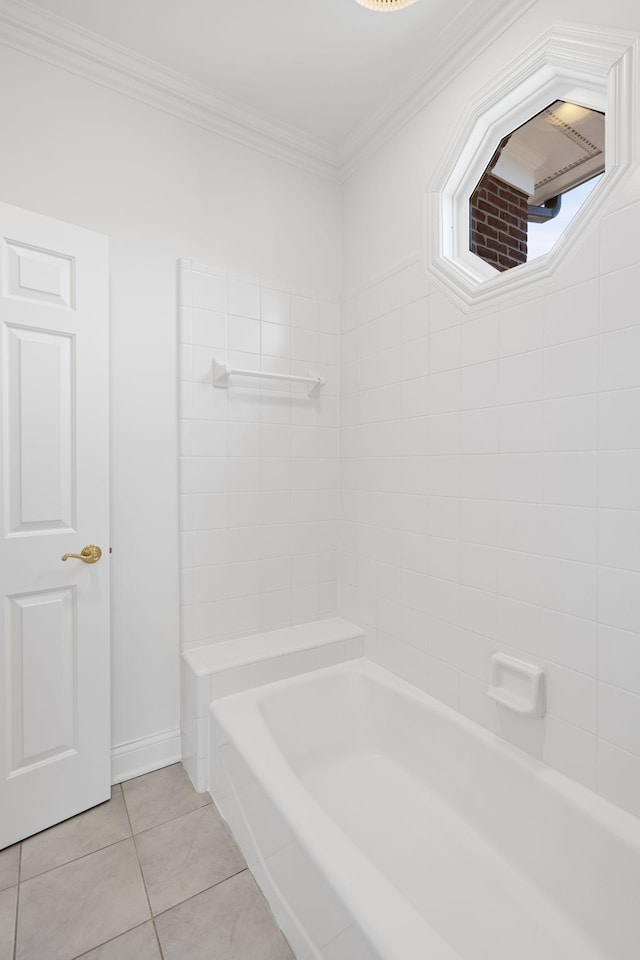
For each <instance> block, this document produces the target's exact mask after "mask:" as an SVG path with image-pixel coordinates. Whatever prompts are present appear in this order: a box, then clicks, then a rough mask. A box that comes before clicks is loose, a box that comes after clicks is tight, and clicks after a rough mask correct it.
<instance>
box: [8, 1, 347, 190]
mask: <svg viewBox="0 0 640 960" xmlns="http://www.w3.org/2000/svg"><path fill="white" fill-rule="evenodd" d="M0 43H3V44H5V45H6V46H9V47H13V49H15V50H19V51H20V52H22V53H26V54H29V55H30V56H32V57H36V58H37V59H39V60H43V61H45V62H46V63H50V64H52V65H53V66H55V67H59V68H61V69H63V70H66V71H68V72H69V73H73V74H75V75H76V76H80V77H83V78H84V79H88V80H92V81H93V82H94V83H98V84H100V85H101V86H103V87H107V88H108V89H111V90H115V91H116V92H118V93H121V94H124V95H125V96H127V97H130V98H131V99H133V100H137V101H139V102H141V103H144V104H146V105H147V106H151V107H155V108H156V109H158V110H162V111H164V112H165V113H168V114H170V115H171V116H174V117H178V118H179V119H181V120H186V121H187V122H189V123H193V124H195V125H196V126H199V127H203V128H204V129H205V130H209V131H211V132H212V133H215V134H218V135H220V136H222V137H225V138H227V139H229V140H234V141H235V142H236V143H240V144H242V145H243V146H246V147H251V148H252V149H254V150H258V151H260V152H262V153H265V154H267V155H268V156H271V157H275V158H276V159H278V160H282V161H284V162H285V163H290V164H292V165H294V166H296V167H300V168H302V169H303V170H306V171H308V172H310V173H313V174H316V175H319V176H323V177H328V178H330V179H336V178H337V176H338V168H339V157H338V155H337V153H336V152H335V151H333V150H332V149H331V148H330V147H329V146H328V145H327V144H325V143H323V142H322V141H320V140H316V139H314V138H312V137H309V136H306V135H305V134H304V133H302V132H300V131H299V130H297V129H295V128H294V127H291V126H289V125H287V124H284V123H281V122H279V121H277V120H274V119H272V118H268V117H265V116H264V115H263V114H261V113H258V112H257V111H253V110H250V109H248V108H247V107H245V106H242V105H241V104H239V103H237V102H236V101H234V100H233V99H232V98H230V97H225V96H223V95H221V94H219V93H217V92H215V93H214V92H213V91H212V90H211V89H209V88H208V87H206V86H204V85H202V84H198V83H197V82H195V81H193V80H191V79H190V78H188V77H185V76H184V75H183V74H181V73H178V72H177V71H174V70H171V69H170V68H168V67H164V66H162V65H161V64H159V63H157V62H155V61H153V60H150V59H148V58H146V57H143V56H141V55H139V54H136V53H134V52H133V51H131V50H128V49H127V48H125V47H122V46H120V45H119V44H116V43H113V42H112V41H110V40H106V39H105V38H104V37H100V36H98V35H97V34H95V33H92V32H91V31H89V30H85V29H83V28H82V27H79V26H76V25H75V24H72V23H70V22H69V21H67V20H63V19H62V18H60V17H57V16H54V15H53V14H50V13H48V12H46V11H44V10H42V9H41V8H39V7H35V6H33V5H32V4H30V3H28V2H26V0H0Z"/></svg>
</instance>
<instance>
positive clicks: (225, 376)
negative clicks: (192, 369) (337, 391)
mask: <svg viewBox="0 0 640 960" xmlns="http://www.w3.org/2000/svg"><path fill="white" fill-rule="evenodd" d="M235 374H237V375H238V376H240V377H259V378H260V379H261V380H285V381H287V383H307V384H309V396H310V397H319V396H320V387H322V386H324V377H321V376H319V374H313V373H309V376H308V377H296V376H294V375H293V374H290V373H270V372H269V371H268V370H242V369H241V368H240V367H232V366H230V365H229V364H228V363H224V362H222V361H220V360H215V359H214V361H213V385H214V387H228V386H229V377H231V376H233V375H235Z"/></svg>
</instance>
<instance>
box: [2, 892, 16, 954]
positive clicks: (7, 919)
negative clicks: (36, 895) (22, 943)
mask: <svg viewBox="0 0 640 960" xmlns="http://www.w3.org/2000/svg"><path fill="white" fill-rule="evenodd" d="M17 900H18V888H17V887H10V888H9V889H8V890H3V891H2V893H0V960H13V939H14V933H15V929H16V903H17Z"/></svg>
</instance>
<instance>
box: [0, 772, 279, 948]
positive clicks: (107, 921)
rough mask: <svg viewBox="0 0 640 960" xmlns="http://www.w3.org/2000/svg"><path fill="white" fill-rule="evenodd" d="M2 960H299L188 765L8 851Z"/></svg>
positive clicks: (1, 873)
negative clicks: (295, 959) (191, 779)
mask: <svg viewBox="0 0 640 960" xmlns="http://www.w3.org/2000/svg"><path fill="white" fill-rule="evenodd" d="M0 960H293V956H292V954H291V951H290V950H289V948H288V946H287V944H286V942H285V940H284V938H283V936H282V934H281V933H280V931H279V930H278V927H277V926H276V923H275V921H274V919H273V917H272V915H271V913H270V911H269V908H268V906H267V904H266V902H265V900H264V898H263V897H262V894H261V893H260V890H259V889H258V887H257V886H256V883H255V881H254V879H253V877H252V876H251V873H250V872H249V870H248V869H247V866H246V864H245V862H244V860H243V858H242V854H241V853H240V850H239V849H238V847H237V845H236V843H235V840H234V839H233V837H232V835H231V833H230V832H229V830H228V828H227V826H226V824H225V823H224V822H223V821H222V819H221V818H220V816H219V815H218V812H217V811H216V809H215V807H214V806H213V805H212V803H211V800H210V797H209V795H208V794H199V793H196V792H195V791H194V789H193V787H192V786H191V783H190V782H189V779H188V777H187V775H186V773H185V772H184V770H183V768H182V766H181V765H180V764H176V765H175V766H172V767H165V768H164V769H163V770H156V771H154V772H153V773H148V774H146V775H145V776H143V777H138V778H137V779H135V780H129V781H127V782H126V783H123V784H122V787H120V786H116V787H114V788H113V792H112V796H111V800H109V801H108V802H107V803H103V804H101V806H99V807H94V808H93V809H92V810H88V811H87V812H86V813H81V814H80V815H79V816H77V817H73V818H72V819H71V820H67V821H65V822H64V823H61V824H58V825H57V826H55V827H51V829H50V830H45V831H43V832H42V833H39V834H37V835H36V836H35V837H30V838H29V839H28V840H25V841H23V843H21V844H20V843H19V844H16V845H15V846H13V847H9V848H8V849H6V850H2V851H0Z"/></svg>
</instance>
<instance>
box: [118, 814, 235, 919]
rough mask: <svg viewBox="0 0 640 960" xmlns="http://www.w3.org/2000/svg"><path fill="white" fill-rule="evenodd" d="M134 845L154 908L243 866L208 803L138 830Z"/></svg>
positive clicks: (158, 909)
mask: <svg viewBox="0 0 640 960" xmlns="http://www.w3.org/2000/svg"><path fill="white" fill-rule="evenodd" d="M136 846H137V848H138V856H139V858H140V864H141V866H142V872H143V873H144V880H145V883H146V885H147V892H148V894H149V900H150V901H151V909H152V911H153V913H154V914H157V913H160V912H161V911H163V910H167V909H168V908H169V907H173V906H175V904H176V903H180V901H182V900H186V899H187V898H188V897H192V896H193V895H194V894H196V893H200V891H201V890H205V889H206V888H207V887H210V886H212V885H213V884H214V883H219V882H220V881H221V880H225V879H226V878H227V877H230V876H232V874H234V873H238V871H239V870H242V869H243V868H244V866H245V863H244V859H243V857H242V854H241V853H240V850H239V849H238V846H237V845H236V843H235V841H234V839H233V837H232V836H231V834H230V832H229V830H228V828H227V826H226V825H225V823H224V822H223V820H222V818H221V817H220V814H219V813H218V811H217V810H216V809H215V808H214V807H213V806H211V805H209V806H206V807H204V808H202V809H201V810H194V811H193V812H192V813H187V814H185V816H184V817H179V818H178V819H177V820H170V821H169V822H168V823H163V824H161V825H160V826H159V827H154V829H153V830H148V831H147V832H146V833H141V834H139V835H138V836H136Z"/></svg>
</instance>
